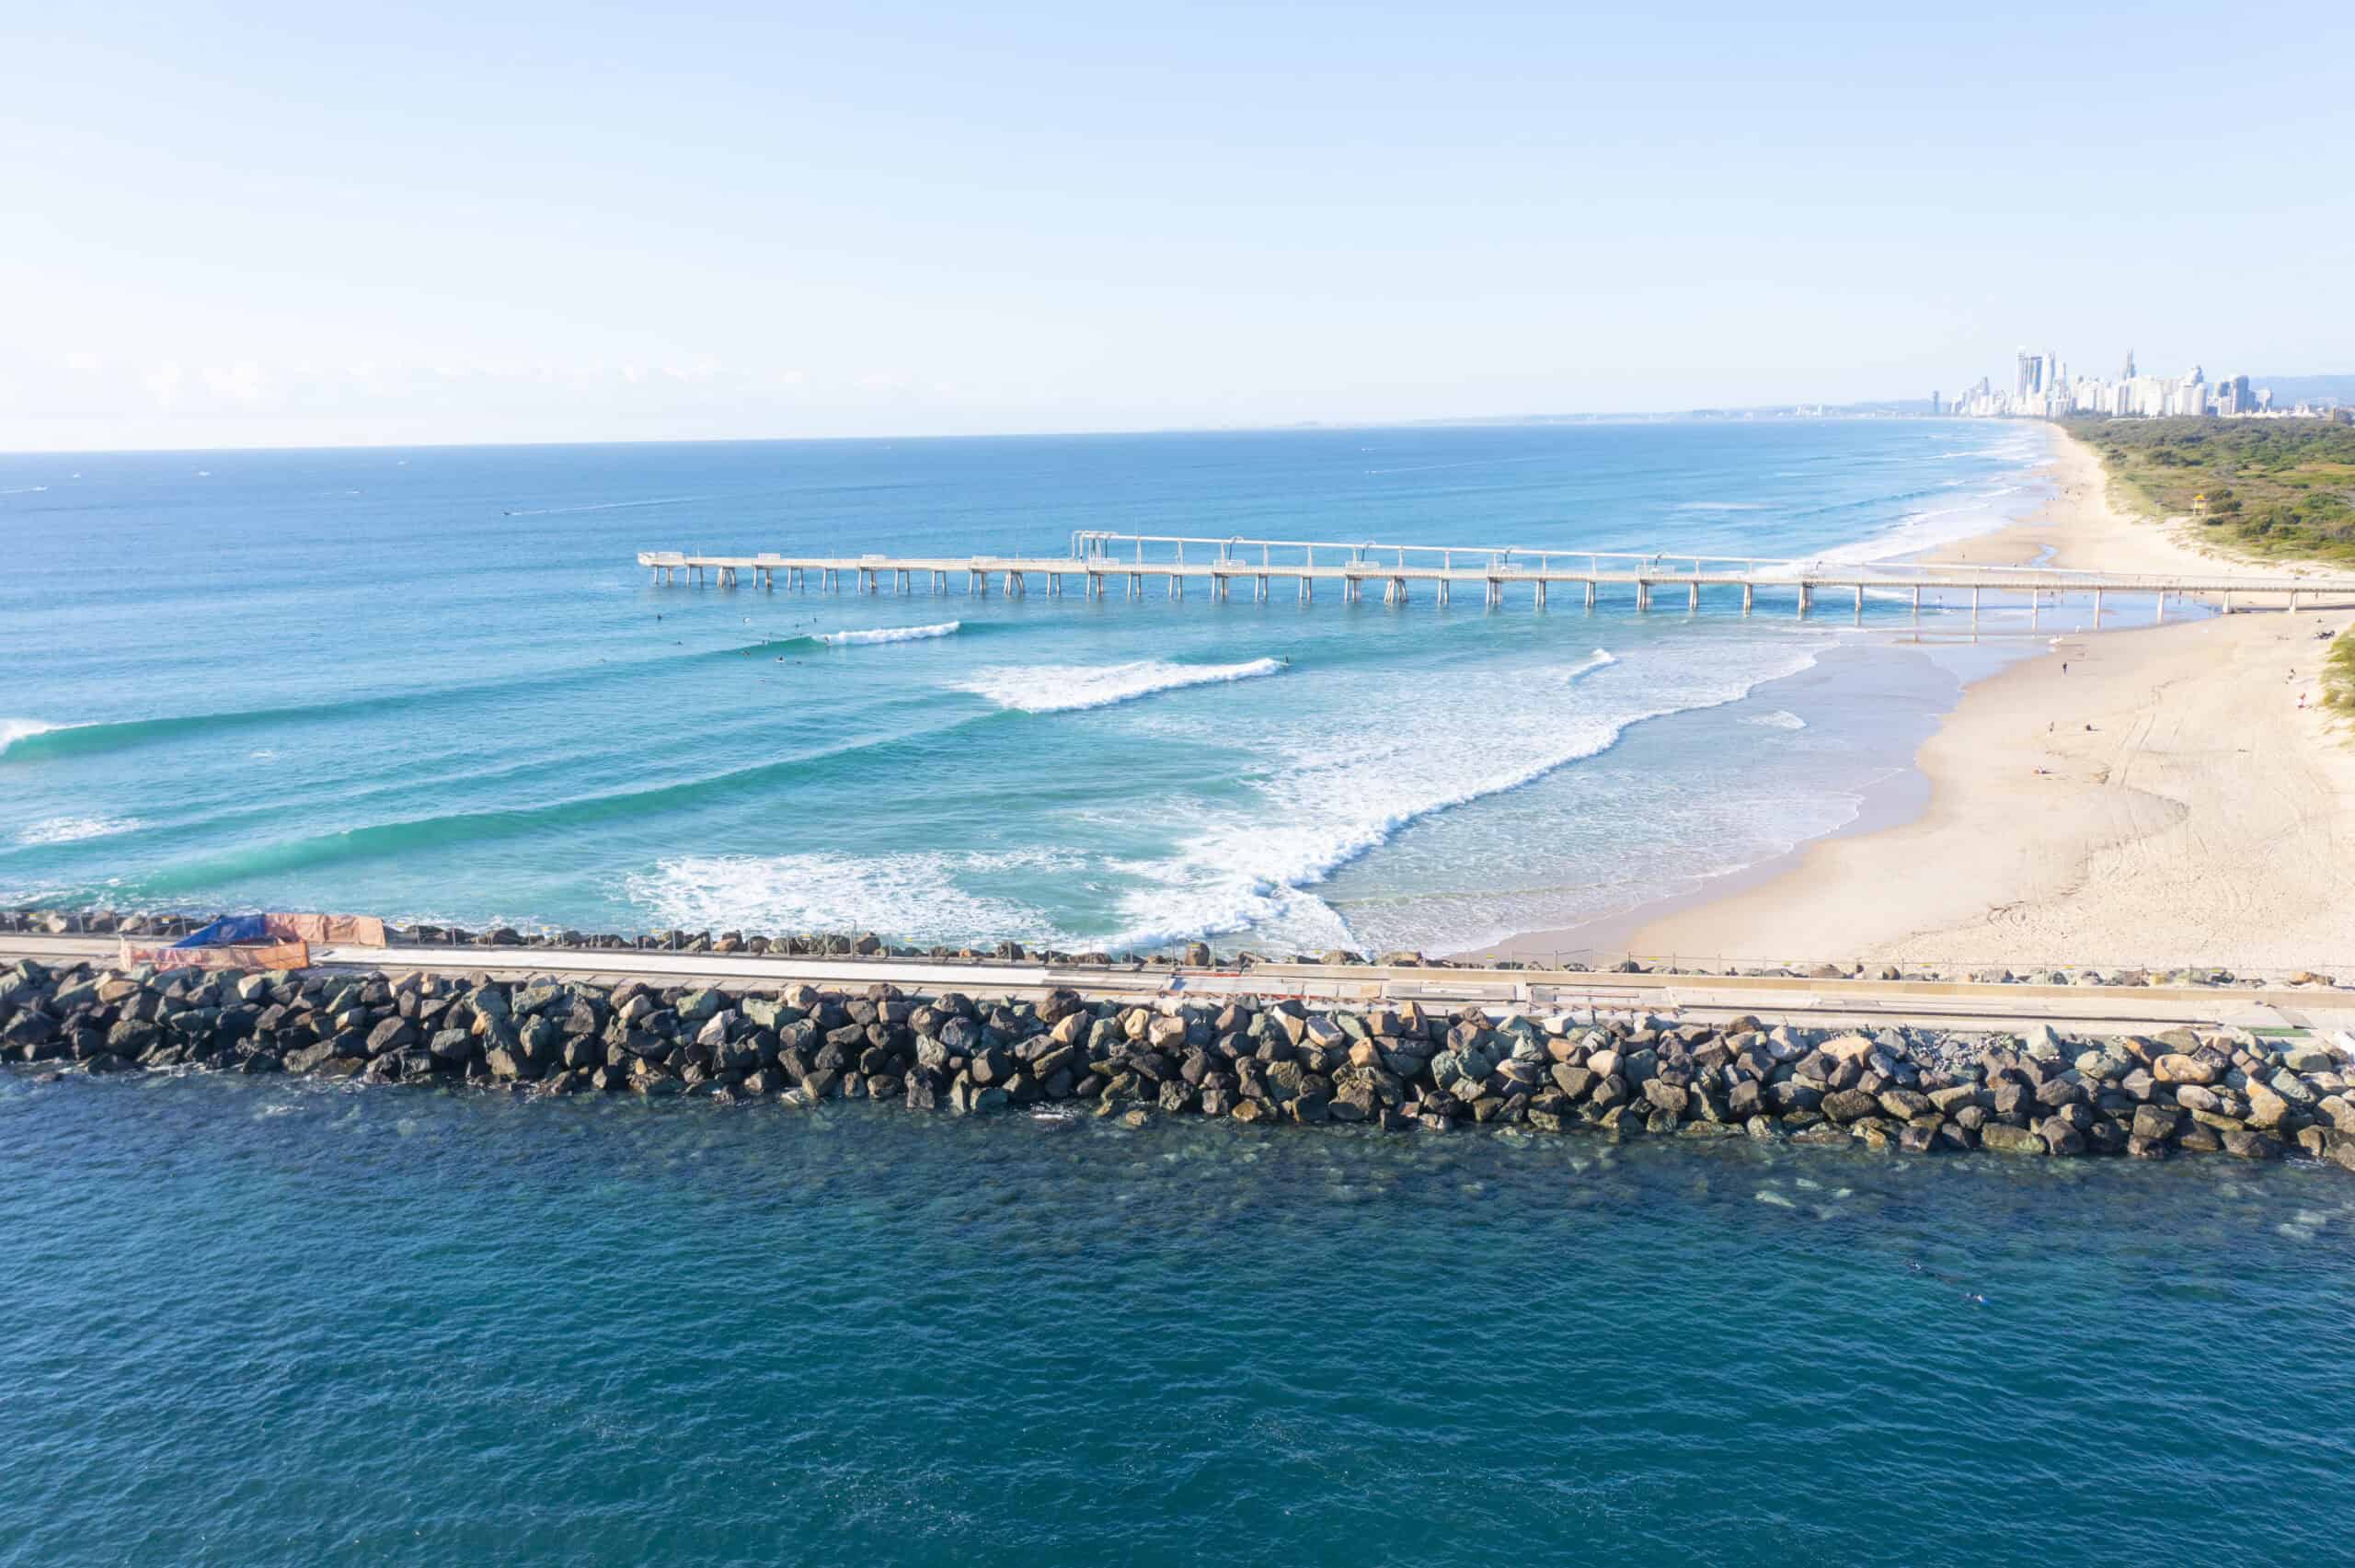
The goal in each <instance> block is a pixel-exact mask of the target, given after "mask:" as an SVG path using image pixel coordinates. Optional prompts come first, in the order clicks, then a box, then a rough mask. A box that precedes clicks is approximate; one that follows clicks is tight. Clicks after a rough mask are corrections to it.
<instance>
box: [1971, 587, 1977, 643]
mask: <svg viewBox="0 0 2355 1568" xmlns="http://www.w3.org/2000/svg"><path fill="white" fill-rule="evenodd" d="M1970 629H1971V630H1972V631H1974V632H1975V631H1977V630H1979V585H1978V584H1977V583H1972V584H1971V585H1970Z"/></svg>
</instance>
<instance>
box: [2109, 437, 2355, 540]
mask: <svg viewBox="0 0 2355 1568" xmlns="http://www.w3.org/2000/svg"><path fill="white" fill-rule="evenodd" d="M2063 428H2064V429H2067V430H2068V432H2069V433H2070V434H2071V435H2073V436H2074V437H2076V438H2077V439H2078V440H2079V441H2084V442H2085V444H2086V445H2088V446H2090V447H2092V448H2093V449H2094V451H2095V452H2097V453H2099V454H2100V456H2101V460H2102V464H2103V466H2104V467H2105V468H2106V469H2107V470H2108V473H2109V476H2110V479H2111V481H2112V482H2113V483H2114V484H2117V485H2119V486H2123V488H2124V489H2125V491H2126V492H2127V494H2128V496H2129V497H2130V498H2131V499H2132V500H2134V501H2135V502H2137V503H2138V504H2139V505H2141V506H2142V507H2143V508H2145V509H2149V510H2151V511H2153V512H2155V513H2157V514H2159V515H2161V516H2188V517H2195V518H2197V519H2198V520H2199V521H2200V524H2201V526H2202V529H2203V531H2204V532H2209V533H2210V535H2211V537H2212V538H2214V539H2215V540H2216V541H2217V542H2218V543H2221V544H2224V545H2226V546H2227V547H2229V548H2233V549H2236V550H2239V551H2242V552H2244V553H2246V554H2248V555H2260V556H2266V557H2269V558H2274V559H2311V560H2321V561H2355V425H2343V424H2338V423H2337V422H2335V421H2330V420H2316V419H2211V418H2182V419H2072V420H2069V421H2066V422H2065V424H2064V427H2063Z"/></svg>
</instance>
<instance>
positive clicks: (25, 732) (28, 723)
mask: <svg viewBox="0 0 2355 1568" xmlns="http://www.w3.org/2000/svg"><path fill="white" fill-rule="evenodd" d="M58 728H62V726H59V725H54V724H49V723H46V722H44V721H43V720H40V719H37V718H0V752H6V750H8V748H9V747H11V746H14V745H15V744H16V743H17V741H19V740H24V739H27V738H30V737H32V736H36V735H47V734H48V733H49V732H50V731H51V730H52V729H58Z"/></svg>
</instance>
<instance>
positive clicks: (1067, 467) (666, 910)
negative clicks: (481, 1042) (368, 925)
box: [0, 421, 2042, 951]
mask: <svg viewBox="0 0 2355 1568" xmlns="http://www.w3.org/2000/svg"><path fill="white" fill-rule="evenodd" d="M2041 452H2042V444H2041V438H2040V436H2039V434H2038V432H2036V431H2034V430H2031V429H2011V428H2003V429H1990V428H1987V427H1985V426H1979V425H1970V424H1959V423H1949V422H1940V421H1890V422H1794V423H1782V424H1757V425H1744V424H1714V425H1712V424H1698V423H1694V424H1670V425H1636V426H1597V427H1529V428H1502V429H1396V430H1301V431H1285V432H1268V433H1244V434H1200V435H1166V436H1130V437H1090V438H1054V439H1046V438H1041V439H1027V440H991V441H900V442H892V441H832V442H769V443H746V444H713V445H678V446H611V447H580V448H509V449H498V448H481V449H463V450H434V451H398V452H396V451H384V452H373V451H372V452H252V453H214V454H205V455H190V454H145V455H130V456H75V457H70V458H59V457H31V456H9V457H0V529H5V531H6V540H7V544H8V549H9V561H10V569H9V571H8V572H7V573H6V574H4V575H0V741H4V742H5V745H0V902H30V901H86V900H102V901H105V902H109V903H112V904H115V905H119V906H130V907H174V908H186V907H200V908H213V907H250V906H256V905H276V906H293V907H301V908H322V907H324V908H336V909H359V910H367V911H371V912H375V913H380V914H384V915H386V916H389V917H396V918H425V919H437V920H452V921H464V922H467V923H471V924H479V923H484V922H487V921H492V920H494V919H504V920H509V921H516V922H519V923H525V924H537V923H549V924H558V925H566V924H569V925H576V926H582V927H592V928H604V929H625V930H643V929H649V928H662V927H667V926H671V925H684V926H687V927H689V928H701V927H712V928H716V929H727V928H730V927H742V928H746V929H758V930H772V931H774V930H809V929H816V928H825V929H843V928H849V927H859V928H869V929H874V930H877V931H879V932H881V933H885V934H887V935H890V936H894V937H898V938H902V939H905V940H912V941H920V942H927V943H928V942H936V941H943V940H957V941H963V940H971V939H976V938H996V937H1007V936H1011V937H1017V938H1021V939H1026V940H1031V941H1042V942H1050V943H1055V944H1069V945H1083V944H1090V945H1092V944H1139V945H1143V944H1155V943H1161V942H1166V941H1175V940H1179V939H1183V938H1188V937H1191V936H1194V935H1197V934H1201V933H1216V934H1222V935H1225V936H1228V937H1230V938H1232V939H1233V940H1235V941H1237V942H1248V943H1253V944H1262V945H1266V946H1271V947H1305V948H1312V949H1316V948H1324V947H1330V946H1336V945H1347V946H1357V947H1363V948H1369V949H1379V948H1384V947H1391V946H1401V945H1405V946H1420V947H1427V948H1430V949H1432V950H1434V951H1448V950H1453V949H1459V948H1462V947H1465V946H1469V945H1473V944H1480V943H1485V942H1488V941H1491V940H1494V939H1497V938H1499V937H1502V936H1505V935H1508V934H1510V933H1514V932H1517V931H1529V930H1538V929H1546V930H1552V929H1557V928H1561V927H1565V926H1574V925H1577V924H1579V923H1580V922H1581V921H1592V920H1596V919H1600V918H1603V917H1606V916H1609V915H1612V914H1614V912H1617V911H1621V910H1626V909H1628V908H1631V907H1634V906H1636V905H1638V904H1641V903H1643V902H1645V901H1647V900H1648V899H1652V898H1658V897H1660V896H1663V895H1665V894H1670V893H1675V892H1681V891H1684V890H1687V889H1689V887H1691V886H1693V885H1694V882H1695V880H1696V879H1698V878H1701V877H1705V876H1710V875H1715V874H1717V873H1721V872H1726V871H1730V870H1734V869H1738V868H1740V867H1741V866H1744V865H1748V864H1754V863H1756V862H1758V861H1760V860H1763V859H1764V858H1767V857H1769V856H1772V855H1774V854H1776V853H1781V852H1782V851H1784V850H1786V849H1788V848H1789V847H1790V846H1791V845H1793V844H1794V843H1797V842H1798V841H1801V840H1803V839H1806V838H1809V837H1811V836H1814V835H1816V834H1820V833H1822V832H1825V831H1829V830H1832V829H1834V828H1837V827H1838V826H1840V825H1841V824H1843V823H1844V822H1845V821H1847V820H1848V819H1849V818H1851V817H1853V816H1854V815H1855V810H1856V807H1857V802H1858V800H1859V798H1860V797H1861V795H1862V794H1863V792H1864V791H1866V790H1867V789H1868V788H1870V787H1871V785H1872V784H1874V783H1875V781H1877V780H1879V779H1882V778H1884V777H1886V776H1887V775H1888V774H1889V773H1890V772H1891V771H1892V770H1894V769H1898V768H1901V767H1902V766H1903V765H1904V762H1905V761H1906V759H1907V758H1908V757H1910V755H1911V752H1912V750H1913V745H1914V743H1915V742H1916V741H1917V740H1918V739H1919V738H1920V736H1921V734H1922V733H1923V731H1924V727H1925V726H1926V724H1927V723H1928V721H1929V719H1930V717H1931V715H1935V714H1936V712H1938V711H1939V710H1941V709H1942V708H1943V707H1945V706H1946V705H1947V704H1950V703H1951V702H1952V700H1953V698H1954V694H1955V692H1956V690H1957V686H1958V681H1959V680H1960V679H1961V678H1963V677H1964V676H1966V675H1968V674H1969V673H1970V669H1971V668H1972V667H1971V666H1970V657H1969V655H1968V653H1967V651H1958V650H1955V649H1952V648H1940V647H1928V648H1893V647H1880V646H1875V647H1871V648H1870V650H1869V651H1868V652H1867V651H1861V648H1862V645H1877V644H1882V643H1885V642H1886V641H1887V635H1886V634H1887V632H1888V631H1889V630H1893V629H1894V628H1896V627H1898V626H1899V625H1901V617H1902V615H1903V610H1902V608H1901V606H1898V605H1895V604H1881V603H1875V604H1874V605H1872V606H1870V607H1869V609H1868V612H1867V623H1868V627H1870V628H1880V630H1872V629H1868V630H1867V631H1866V632H1863V633H1858V632H1857V631H1855V629H1854V628H1852V627H1850V626H1849V625H1848V624H1847V620H1848V618H1847V616H1846V614H1845V613H1844V612H1840V613H1827V614H1824V615H1821V616H1819V617H1817V618H1816V619H1814V620H1812V621H1809V622H1808V623H1806V624H1801V623H1799V622H1798V620H1797V619H1796V618H1794V617H1793V616H1791V614H1790V613H1789V610H1788V608H1787V604H1782V605H1777V606H1776V607H1775V611H1774V612H1772V613H1763V614H1761V615H1759V616H1757V617H1754V618H1753V619H1752V620H1750V621H1748V622H1744V621H1742V620H1741V619H1740V617H1739V615H1738V614H1736V613H1734V607H1733V606H1732V604H1731V603H1730V602H1713V603H1712V604H1711V606H1710V607H1709V608H1708V609H1707V610H1706V612H1704V613H1703V614H1702V615H1701V616H1700V617H1698V618H1697V619H1694V618H1688V617H1687V616H1686V615H1685V614H1684V613H1683V608H1682V606H1678V607H1675V608H1674V609H1673V610H1668V611H1661V612H1654V613H1652V614H1650V615H1648V616H1642V615H1638V614H1637V613H1636V612H1635V610H1634V607H1633V605H1632V604H1631V603H1626V602H1606V603H1605V604H1604V605H1603V606H1602V607H1601V608H1600V609H1598V610H1597V611H1595V612H1591V613H1590V612H1585V611H1584V610H1582V609H1580V608H1578V607H1576V606H1575V605H1573V606H1572V607H1569V608H1567V609H1566V608H1564V607H1563V606H1562V605H1561V604H1560V602H1559V601H1558V600H1557V603H1556V606H1555V607H1554V608H1553V609H1551V610H1549V611H1548V612H1545V613H1542V614H1541V613H1538V612H1534V611H1533V610H1531V609H1530V608H1529V607H1528V606H1527V604H1526V603H1525V602H1521V601H1516V602H1515V603H1514V604H1513V605H1512V606H1511V607H1510V608H1508V609H1506V610H1503V611H1501V612H1484V611H1483V610H1482V609H1481V608H1480V607H1479V606H1478V605H1477V603H1476V602H1475V603H1473V604H1471V605H1468V606H1467V605H1465V604H1464V603H1461V602H1459V603H1457V604H1456V605H1454V606H1453V607H1451V608H1448V609H1444V610H1442V609H1441V608H1439V607H1437V606H1435V605H1433V604H1431V603H1430V602H1428V601H1418V602H1415V603H1413V604H1410V605H1408V606H1406V607H1404V608H1388V607H1384V606H1383V605H1381V604H1380V603H1378V602H1375V603H1368V604H1361V605H1354V606H1344V605H1342V604H1339V603H1338V602H1335V601H1334V599H1333V596H1332V595H1330V594H1327V596H1326V597H1325V599H1323V600H1322V601H1319V602H1317V603H1316V604H1315V605H1313V606H1302V605H1300V604H1299V603H1298V602H1296V601H1294V600H1292V599H1290V598H1287V597H1284V596H1282V595H1281V594H1280V595H1279V597H1278V599H1277V601H1275V602H1273V603H1269V604H1254V603H1251V602H1249V601H1247V600H1244V601H1235V602H1230V603H1226V604H1212V603H1210V602H1208V601H1206V600H1205V599H1204V598H1203V597H1202V596H1201V595H1200V594H1197V595H1196V596H1195V597H1194V598H1192V599H1190V600H1188V601H1184V602H1180V603H1172V602H1169V601H1166V600H1164V599H1161V598H1159V597H1155V598H1150V599H1148V600H1146V601H1143V602H1142V603H1133V602H1129V601H1123V600H1120V599H1115V600H1112V601H1109V602H1095V603H1091V602H1089V601H1086V599H1084V598H1081V597H1077V596H1073V597H1068V598H1063V599H1050V598H1048V597H1046V595H1045V594H1044V593H1043V592H1039V593H1034V594H1033V595H1032V596H1031V597H1030V598H1028V600H1027V601H1018V602H1009V601H1007V600H1005V598H1003V597H1001V596H992V597H990V598H988V599H986V600H972V599H968V598H966V597H964V596H963V595H962V594H961V592H960V593H958V594H954V595H951V596H948V597H944V598H937V599H936V598H932V597H930V596H917V597H913V598H895V597H891V596H888V595H886V596H879V597H872V598H860V597H856V596H852V595H843V596H839V597H832V596H818V595H791V594H787V593H781V592H780V593H764V592H761V591H758V590H756V589H751V588H743V589H735V590H733V591H721V590H712V589H686V588H669V589H659V588H656V587H653V586H651V585H650V584H649V581H648V580H647V578H648V574H646V573H644V572H641V571H639V570H638V568H637V567H636V566H635V564H634V557H635V554H636V552H637V551H638V550H640V549H644V548H690V549H706V550H738V551H747V552H749V551H752V550H759V549H768V550H778V551H787V552H793V551H813V550H832V551H841V552H844V553H854V552H859V551H902V552H914V551H924V552H932V553H956V554H969V553H971V552H973V551H976V550H987V551H995V552H1005V553H1012V552H1016V551H1024V552H1037V553H1049V554H1056V553H1062V552H1063V551H1064V550H1065V549H1066V548H1067V547H1068V541H1069V536H1070V534H1071V532H1072V531H1073V530H1074V529H1076V528H1082V527H1094V528H1109V529H1143V530H1152V531H1163V532H1189V533H1197V534H1204V533H1207V534H1215V535H1219V536H1225V535H1229V534H1235V533H1254V532H1273V533H1279V534H1283V535H1288V536H1292V537H1306V538H1321V539H1334V540H1350V541H1355V540H1363V539H1369V538H1373V539H1388V538H1405V539H1408V540H1430V541H1436V542H1442V543H1447V542H1453V543H1462V544H1474V545H1517V546H1522V547H1525V548H1531V549H1538V548H1550V549H1557V550H1573V549H1598V550H1611V549H1619V550H1637V549H1643V550H1655V549H1670V550H1683V551H1704V552H1706V551H1717V552H1733V553H1747V554H1753V555H1794V556H1802V555H1821V554H1828V553H1834V552H1837V553H1844V554H1846V555H1854V556H1882V555H1894V554H1897V553H1901V552H1902V551H1904V550H1908V549H1915V548H1920V547H1922V546H1924V545H1925V544H1933V543H1936V541H1938V540H1940V539H1944V538H1948V537H1953V536H1955V535H1957V534H1959V533H1965V532H1972V531H1975V530H1979V529H1983V528H1987V527H1992V526H1994V525H1996V524H1998V523H2000V522H2001V521H2005V518H2007V517H2008V516H2010V515H2013V514H2015V513H2016V512H2017V511H2019V510H2021V509H2024V508H2025V507H2027V506H2028V505H2029V504H2031V503H2032V502H2033V501H2034V499H2035V498H2036V496H2037V493H2038V491H2037V486H2036V485H2035V484H2034V483H2033V482H2032V480H2031V478H2030V476H2029V469H2030V466H2031V464H2033V462H2034V461H2035V460H2036V459H2037V458H2039V456H2040V455H2041ZM1155 591H1156V593H1157V592H1158V589H1156V590H1155ZM925 632H930V633H932V634H934V635H905V634H922V633H925ZM861 634H883V635H885V636H889V637H894V638H902V640H885V637H884V636H867V635H861ZM827 638H835V639H837V640H833V641H828V640H824V639H827Z"/></svg>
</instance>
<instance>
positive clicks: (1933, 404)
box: [1930, 390, 1938, 414]
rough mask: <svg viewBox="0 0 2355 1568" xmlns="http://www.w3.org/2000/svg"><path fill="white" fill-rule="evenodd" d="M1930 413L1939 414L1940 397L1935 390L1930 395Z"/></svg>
mask: <svg viewBox="0 0 2355 1568" xmlns="http://www.w3.org/2000/svg"><path fill="white" fill-rule="evenodd" d="M1930 412H1931V413H1933V414H1936V413H1937V412H1938V395H1937V393H1936V391H1935V390H1934V391H1932V392H1931V394H1930Z"/></svg>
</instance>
